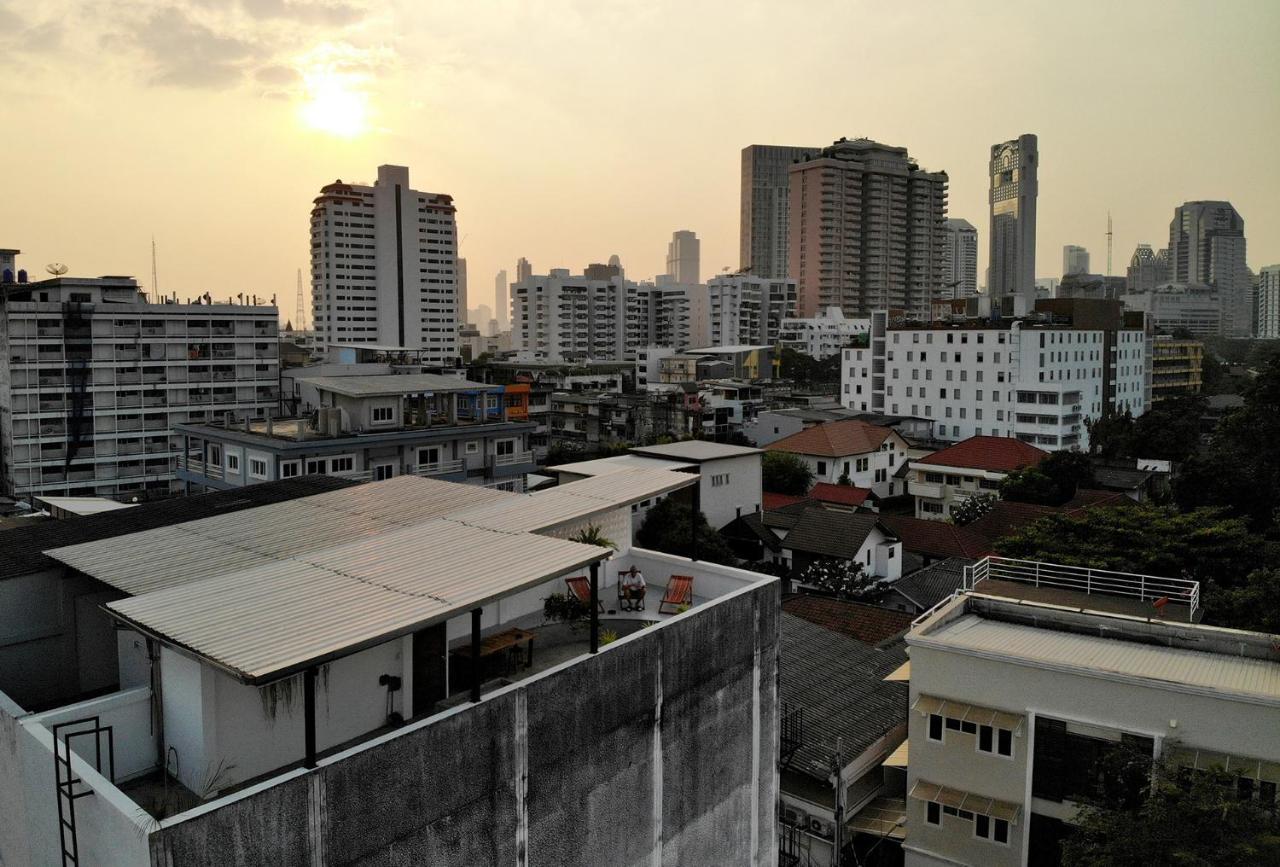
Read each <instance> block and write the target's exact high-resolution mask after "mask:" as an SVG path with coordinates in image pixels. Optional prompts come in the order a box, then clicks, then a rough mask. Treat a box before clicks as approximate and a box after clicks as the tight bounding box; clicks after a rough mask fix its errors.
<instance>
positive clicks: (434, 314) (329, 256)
mask: <svg viewBox="0 0 1280 867" xmlns="http://www.w3.org/2000/svg"><path fill="white" fill-rule="evenodd" d="M455 211H456V209H455V208H454V205H453V197H452V196H449V195H446V194H444V193H427V192H422V191H420V190H415V189H412V188H410V186H409V170H408V169H407V168H406V167H404V166H379V167H378V180H377V181H376V182H375V183H374V184H373V186H365V185H361V184H346V183H343V182H342V181H337V182H335V183H332V184H327V185H325V186H324V187H323V188H321V190H320V195H319V196H318V197H317V198H316V199H315V206H314V207H313V208H312V210H311V292H312V301H313V314H314V323H315V330H316V332H317V334H318V335H319V339H320V340H321V342H322V343H367V344H378V345H382V346H395V347H404V348H406V349H418V350H425V354H424V356H423V360H424V362H425V363H428V364H437V365H443V364H448V365H451V364H452V363H453V360H454V357H455V356H456V355H457V354H458V326H459V317H458V301H459V298H458V294H459V292H458V277H457V252H458V243H457V229H456V225H455V220H454V213H455Z"/></svg>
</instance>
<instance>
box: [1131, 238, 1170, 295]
mask: <svg viewBox="0 0 1280 867" xmlns="http://www.w3.org/2000/svg"><path fill="white" fill-rule="evenodd" d="M1168 282H1169V251H1168V250H1167V249H1163V248H1162V249H1161V250H1160V252H1158V253H1157V252H1153V251H1152V249H1151V245H1150V244H1139V245H1138V247H1137V249H1135V250H1134V251H1133V256H1131V257H1130V259H1129V270H1128V272H1127V278H1126V282H1125V290H1126V291H1127V292H1128V293H1129V294H1137V293H1139V292H1150V291H1152V290H1153V289H1155V288H1156V287H1157V286H1163V285H1164V284H1165V283H1168Z"/></svg>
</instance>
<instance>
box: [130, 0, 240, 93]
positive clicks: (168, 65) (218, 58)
mask: <svg viewBox="0 0 1280 867" xmlns="http://www.w3.org/2000/svg"><path fill="white" fill-rule="evenodd" d="M130 38H131V41H132V42H133V45H134V46H135V47H136V48H137V49H138V50H139V51H140V52H141V53H142V55H143V57H144V59H145V61H146V62H147V63H148V64H149V65H150V67H151V76H150V79H151V81H152V82H153V83H155V84H167V85H176V86H179V87H220V86H223V85H227V84H233V83H237V82H238V81H240V80H241V79H242V78H243V75H244V68H245V65H246V64H247V63H248V62H250V61H251V60H253V59H254V58H255V56H256V55H258V54H259V50H258V49H257V48H256V47H255V46H254V45H253V44H252V43H250V42H248V41H246V40H244V39H241V38H239V37H237V36H233V35H228V34H224V33H219V32H217V31H215V30H214V29H213V28H212V27H210V26H208V25H205V24H203V23H201V22H200V21H197V20H196V19H195V18H193V17H192V16H191V15H190V14H189V13H188V12H186V11H185V10H183V9H179V8H178V7H175V6H170V7H167V8H164V9H160V10H157V11H156V12H153V13H152V14H151V15H149V16H147V17H146V18H144V19H143V20H142V21H141V22H139V24H138V26H137V27H136V28H135V29H134V30H133V31H132V33H131V34H130Z"/></svg>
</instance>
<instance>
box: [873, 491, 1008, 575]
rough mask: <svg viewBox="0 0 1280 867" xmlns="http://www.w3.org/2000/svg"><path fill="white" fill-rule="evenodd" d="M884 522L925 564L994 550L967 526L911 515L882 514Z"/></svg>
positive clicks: (975, 558)
mask: <svg viewBox="0 0 1280 867" xmlns="http://www.w3.org/2000/svg"><path fill="white" fill-rule="evenodd" d="M1018 505H1021V504H1018ZM880 522H881V523H882V524H884V525H885V526H886V527H888V528H889V531H890V532H891V533H893V534H894V535H895V536H897V537H898V539H899V540H901V542H902V549H903V550H904V551H908V552H910V553H912V554H917V555H919V556H920V558H921V559H922V560H924V562H925V563H932V562H934V561H936V560H946V559H947V558H948V557H963V558H965V559H967V560H978V559H980V558H982V557H985V556H987V555H988V554H990V553H991V543H990V542H989V541H988V540H987V539H986V538H985V537H983V536H982V535H980V534H979V533H975V532H974V531H973V530H971V529H969V527H967V526H966V527H957V526H956V525H955V524H952V523H949V522H947V521H929V520H926V519H924V518H913V517H911V516H910V515H882V516H881V517H880Z"/></svg>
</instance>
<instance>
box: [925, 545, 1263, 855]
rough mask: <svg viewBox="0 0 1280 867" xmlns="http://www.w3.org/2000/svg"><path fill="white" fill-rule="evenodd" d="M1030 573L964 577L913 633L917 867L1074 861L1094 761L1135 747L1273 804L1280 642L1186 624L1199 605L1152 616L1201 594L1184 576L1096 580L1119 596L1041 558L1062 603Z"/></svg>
mask: <svg viewBox="0 0 1280 867" xmlns="http://www.w3.org/2000/svg"><path fill="white" fill-rule="evenodd" d="M1024 562H1025V561H1003V560H1001V558H996V557H992V558H988V559H984V560H981V561H979V562H978V563H977V564H976V565H975V566H973V567H967V568H966V573H967V574H966V578H965V586H966V588H971V589H972V592H971V593H962V594H961V595H959V596H957V597H955V598H952V599H950V600H949V601H947V602H944V603H943V604H942V605H940V606H939V607H937V608H935V609H934V611H933V612H932V613H931V614H929V615H927V616H926V617H924V618H921V620H920V621H917V624H916V626H915V627H914V628H913V629H912V630H911V631H910V632H909V633H908V634H907V645H908V647H909V648H910V654H911V672H910V707H911V712H910V714H909V721H908V728H909V739H908V743H909V756H910V760H909V763H908V767H907V811H906V812H907V818H906V828H907V839H906V842H905V843H904V845H903V849H904V851H905V855H906V865H907V867H941V865H955V864H982V865H989V867H1006V865H1007V867H1015V865H1024V864H1032V865H1035V864H1057V863H1060V860H1059V859H1060V857H1061V853H1060V852H1059V851H1058V841H1059V840H1061V838H1062V837H1063V836H1064V835H1065V834H1066V833H1069V831H1070V828H1071V824H1072V822H1073V820H1074V818H1075V816H1076V813H1077V809H1078V807H1079V804H1080V801H1081V799H1082V796H1086V795H1088V794H1089V793H1090V792H1089V790H1090V789H1091V788H1092V787H1093V786H1094V785H1096V777H1095V776H1094V774H1093V770H1094V768H1095V767H1096V763H1097V762H1098V761H1099V760H1102V759H1104V758H1105V757H1106V756H1108V755H1110V754H1113V751H1114V750H1116V749H1117V748H1119V747H1121V746H1126V747H1129V748H1131V749H1132V750H1134V751H1135V752H1137V753H1139V754H1145V755H1148V756H1153V757H1154V756H1163V757H1166V758H1168V759H1169V760H1170V761H1172V762H1173V763H1174V764H1175V765H1176V766H1180V767H1187V768H1208V767H1215V766H1216V767H1218V768H1221V769H1223V770H1226V771H1227V772H1229V773H1230V774H1231V775H1232V776H1234V777H1236V785H1235V786H1234V787H1233V791H1232V794H1233V795H1236V796H1239V797H1248V798H1251V799H1254V800H1256V801H1258V802H1259V803H1263V804H1267V805H1269V806H1270V807H1271V808H1272V809H1275V808H1276V791H1277V785H1278V784H1280V726H1278V725H1276V719H1277V716H1280V690H1277V687H1276V684H1278V683H1280V662H1277V660H1276V653H1275V649H1274V636H1268V635H1263V634H1259V633H1250V632H1243V631H1239V630H1231V629H1220V628H1216V627H1210V626H1202V625H1200V624H1197V623H1188V622H1186V620H1187V617H1186V613H1187V610H1188V609H1187V608H1186V607H1182V608H1181V610H1180V612H1169V613H1167V614H1166V615H1165V616H1164V617H1163V618H1157V617H1153V616H1152V614H1151V611H1152V608H1151V603H1152V601H1154V599H1156V598H1159V597H1161V596H1164V597H1166V598H1177V599H1181V600H1184V601H1186V600H1190V601H1191V602H1192V603H1194V602H1195V601H1196V600H1197V599H1198V593H1199V586H1198V585H1197V584H1196V583H1195V582H1191V581H1184V580H1182V579H1172V578H1160V577H1153V576H1134V575H1128V574H1126V573H1115V572H1105V571H1101V570H1095V571H1094V572H1092V573H1091V576H1092V580H1093V585H1092V586H1093V587H1097V586H1098V585H1099V584H1100V583H1103V582H1107V585H1108V586H1110V587H1113V588H1116V593H1115V595H1109V596H1107V597H1105V598H1104V597H1102V596H1100V595H1099V594H1097V593H1096V591H1095V592H1094V593H1093V594H1092V595H1086V592H1085V586H1086V576H1085V575H1084V574H1083V572H1084V570H1074V571H1073V570H1072V569H1070V568H1067V567H1058V566H1055V565H1054V564H1049V563H1040V564H1034V565H1035V566H1036V567H1037V569H1038V571H1039V573H1040V575H1041V577H1042V578H1044V577H1045V576H1049V575H1052V576H1053V578H1054V580H1055V581H1057V582H1058V583H1056V584H1055V585H1054V586H1055V591H1054V592H1056V593H1057V594H1058V597H1059V604H1057V605H1052V604H1040V602H1041V600H1043V601H1048V600H1047V597H1044V596H1042V595H1040V593H1041V590H1042V588H1040V587H1039V586H1033V584H1032V583H1031V578H1030V577H1029V573H1026V574H1027V575H1028V577H1025V578H1024V577H1018V574H1017V570H1018V568H1019V567H1018V564H1019V563H1024ZM1028 565H1032V564H1028ZM1143 578H1145V580H1146V582H1147V583H1146V584H1145V586H1143V585H1142V584H1141V583H1140V580H1139V579H1143ZM1072 584H1074V586H1075V587H1076V588H1078V589H1076V590H1074V592H1070V591H1071V585H1072ZM989 587H990V588H993V589H987V588H989ZM1064 588H1066V589H1064ZM1063 593H1068V594H1069V595H1072V596H1076V597H1077V598H1078V599H1079V600H1080V601H1079V603H1078V604H1071V605H1069V606H1067V607H1064V606H1066V605H1067V603H1064V602H1061V597H1062V594H1063ZM1015 594H1016V596H1015ZM1000 597H1014V598H1018V599H1019V601H1013V598H1000ZM1126 603H1128V605H1127V607H1126ZM1168 607H1169V608H1173V607H1177V606H1175V605H1173V604H1172V603H1171V604H1170V605H1169V606H1168ZM1193 610H1194V609H1193ZM1104 611H1106V612H1109V613H1102V612H1104ZM1110 612H1117V613H1110ZM1126 614H1127V615H1133V616H1124V615H1126ZM1179 621H1181V622H1179ZM1097 660H1105V664H1101V665H1099V664H1096V661H1097Z"/></svg>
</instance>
